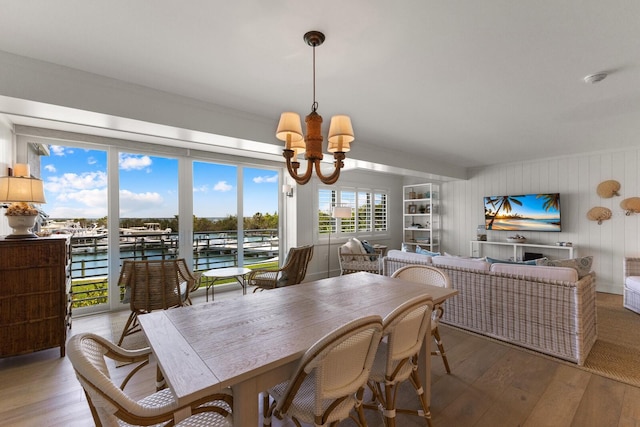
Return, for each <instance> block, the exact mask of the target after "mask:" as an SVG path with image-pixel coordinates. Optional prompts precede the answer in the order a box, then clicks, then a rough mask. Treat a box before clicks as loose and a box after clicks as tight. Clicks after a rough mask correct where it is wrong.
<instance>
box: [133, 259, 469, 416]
mask: <svg viewBox="0 0 640 427" xmlns="http://www.w3.org/2000/svg"><path fill="white" fill-rule="evenodd" d="M425 293H426V294H429V295H431V297H432V298H433V301H434V304H441V303H443V302H444V301H445V300H446V299H447V298H450V297H453V296H454V295H456V294H457V293H458V291H457V290H455V289H451V288H442V287H438V286H431V285H425V284H421V283H413V282H408V281H405V280H402V279H397V278H391V277H387V276H382V275H378V274H373V273H366V272H359V273H353V274H348V275H343V276H337V277H331V278H327V279H322V280H316V281H310V282H305V283H301V284H299V285H294V286H287V287H282V288H276V289H272V290H266V291H263V292H257V293H252V294H249V295H244V296H238V297H233V298H228V299H224V300H219V301H212V302H207V303H203V304H196V305H192V306H186V307H180V308H175V309H170V310H162V311H154V312H151V313H148V314H143V315H140V316H139V321H140V325H141V326H142V330H143V331H144V334H145V335H146V337H147V340H148V342H149V345H150V346H151V348H152V350H153V353H154V355H155V357H156V360H157V363H158V366H159V368H160V369H161V371H162V373H163V375H164V377H165V380H166V382H167V384H168V386H169V387H170V389H171V391H172V392H173V394H174V396H175V398H176V399H177V401H178V402H179V403H186V402H190V401H192V400H194V399H197V398H200V397H205V396H207V395H210V394H212V393H216V392H219V391H221V390H223V389H225V388H227V387H231V389H232V390H233V396H234V398H233V401H234V403H233V425H234V426H235V427H245V426H251V427H256V426H259V425H260V423H259V420H260V411H259V395H260V393H261V392H263V391H265V390H267V389H268V388H270V387H272V386H274V385H276V384H279V383H281V382H283V381H286V380H287V379H289V378H290V376H291V375H292V374H293V372H294V370H295V368H296V366H297V363H298V362H299V360H300V358H301V357H302V355H303V354H304V353H305V351H306V350H307V349H308V348H310V347H311V346H312V345H313V344H314V343H315V342H316V341H318V340H319V339H320V338H322V337H323V336H324V335H326V334H327V333H329V332H331V331H332V330H334V329H335V328H337V327H339V326H342V325H344V324H345V323H347V322H350V321H352V320H354V319H357V318H360V317H363V316H369V315H379V316H380V317H382V318H384V317H385V316H386V315H387V314H389V313H391V311H393V310H394V309H395V308H396V307H398V306H400V305H401V304H402V303H404V302H405V301H408V300H410V299H411V298H414V297H416V296H418V295H423V294H425ZM428 334H429V332H428ZM427 338H428V339H425V340H424V344H423V347H422V349H421V352H420V359H419V374H420V378H421V380H422V384H423V387H424V390H425V395H426V398H427V402H428V403H429V402H430V397H431V395H430V391H431V389H430V384H431V381H430V378H431V377H430V369H431V357H427V355H429V356H430V354H431V350H430V348H431V341H432V340H431V339H430V336H428V337H427Z"/></svg>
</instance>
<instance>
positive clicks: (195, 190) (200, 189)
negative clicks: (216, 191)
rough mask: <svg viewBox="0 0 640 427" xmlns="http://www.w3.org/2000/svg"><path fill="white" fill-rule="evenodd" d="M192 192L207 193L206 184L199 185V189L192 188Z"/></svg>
mask: <svg viewBox="0 0 640 427" xmlns="http://www.w3.org/2000/svg"><path fill="white" fill-rule="evenodd" d="M193 192H194V193H208V192H209V187H208V186H207V185H206V184H204V185H201V186H199V187H193Z"/></svg>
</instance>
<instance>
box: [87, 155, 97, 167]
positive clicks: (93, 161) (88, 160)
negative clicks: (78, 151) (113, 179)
mask: <svg viewBox="0 0 640 427" xmlns="http://www.w3.org/2000/svg"><path fill="white" fill-rule="evenodd" d="M87 163H88V164H90V165H95V164H96V163H98V161H97V160H96V159H95V157H89V158H88V159H87Z"/></svg>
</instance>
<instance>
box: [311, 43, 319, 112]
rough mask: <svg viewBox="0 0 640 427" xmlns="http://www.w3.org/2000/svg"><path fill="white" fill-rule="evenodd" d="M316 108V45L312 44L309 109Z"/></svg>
mask: <svg viewBox="0 0 640 427" xmlns="http://www.w3.org/2000/svg"><path fill="white" fill-rule="evenodd" d="M317 110H318V101H316V46H315V44H314V45H313V104H311V111H313V112H316V111H317Z"/></svg>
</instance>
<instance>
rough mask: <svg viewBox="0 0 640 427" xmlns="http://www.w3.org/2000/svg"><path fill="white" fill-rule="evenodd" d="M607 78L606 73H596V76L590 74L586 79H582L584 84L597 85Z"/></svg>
mask: <svg viewBox="0 0 640 427" xmlns="http://www.w3.org/2000/svg"><path fill="white" fill-rule="evenodd" d="M607 76H608V74H607V73H597V74H590V75H588V76H587V77H585V78H584V82H585V83H598V82H601V81H603V80H604V79H605V78H606V77H607Z"/></svg>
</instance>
